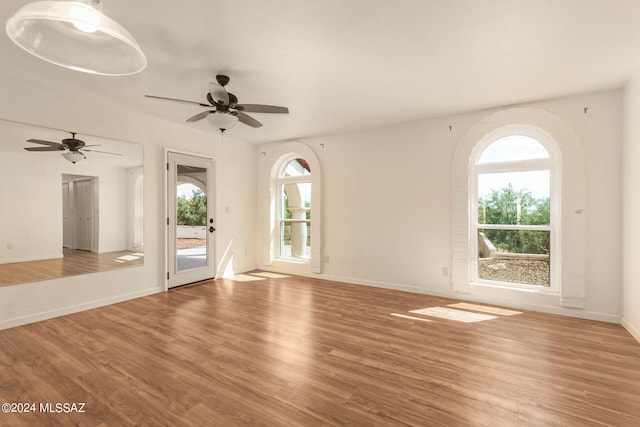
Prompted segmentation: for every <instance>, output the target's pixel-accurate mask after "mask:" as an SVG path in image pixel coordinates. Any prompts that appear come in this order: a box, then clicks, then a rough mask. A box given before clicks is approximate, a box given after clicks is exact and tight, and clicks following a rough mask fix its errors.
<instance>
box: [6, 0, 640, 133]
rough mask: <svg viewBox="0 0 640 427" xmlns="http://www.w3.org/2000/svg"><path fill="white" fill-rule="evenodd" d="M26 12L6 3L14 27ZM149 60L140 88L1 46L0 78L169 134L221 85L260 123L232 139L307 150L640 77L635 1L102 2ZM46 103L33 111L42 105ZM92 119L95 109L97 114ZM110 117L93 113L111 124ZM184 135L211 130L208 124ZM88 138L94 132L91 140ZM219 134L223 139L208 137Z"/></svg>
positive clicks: (128, 80) (639, 10) (639, 8)
mask: <svg viewBox="0 0 640 427" xmlns="http://www.w3.org/2000/svg"><path fill="white" fill-rule="evenodd" d="M26 3H28V0H3V1H2V2H1V4H0V20H1V21H2V22H5V21H6V20H7V19H8V18H9V17H10V16H11V15H12V14H13V13H14V12H15V11H16V10H17V9H18V8H19V7H20V6H22V5H23V4H26ZM102 5H103V11H104V13H105V14H107V15H108V16H110V17H112V18H114V19H115V20H117V21H118V22H120V23H121V24H122V25H123V26H124V27H125V28H126V29H127V30H128V31H129V32H130V33H131V34H133V36H134V37H135V38H136V39H137V41H138V43H139V44H140V46H141V47H142V49H143V50H144V52H145V53H146V55H147V59H148V61H149V65H148V67H147V69H146V70H144V71H143V72H142V73H140V74H138V75H135V76H129V77H116V78H114V77H103V76H93V75H87V74H82V73H78V72H74V71H69V70H65V69H62V68H60V67H56V66H54V65H51V64H48V63H46V62H44V61H40V60H38V59H37V58H33V57H31V56H30V55H28V54H26V53H24V52H23V51H21V50H20V49H19V48H17V47H16V46H14V45H13V44H12V43H11V42H10V41H9V40H8V39H7V37H6V36H2V37H0V39H1V40H0V52H1V54H2V66H1V67H0V78H5V79H9V80H18V81H20V82H22V83H25V82H26V83H28V84H30V85H34V86H38V87H40V88H42V90H46V91H53V92H58V91H60V92H62V93H73V94H74V99H75V100H76V102H83V101H82V95H83V94H87V95H91V96H87V99H93V98H94V97H99V98H100V99H102V100H103V101H104V103H105V105H110V106H111V108H123V107H122V106H125V107H124V108H129V109H132V110H136V111H139V112H142V113H144V114H148V115H152V116H156V117H159V118H162V119H164V120H168V121H172V122H176V123H179V122H182V121H183V120H185V119H186V118H187V117H190V116H192V115H193V114H195V113H197V112H200V111H202V108H201V107H198V106H195V105H189V104H181V103H174V102H169V101H159V100H153V99H149V98H145V97H144V95H145V94H153V95H160V96H167V97H175V98H182V99H190V100H194V101H204V95H205V93H206V91H207V90H208V82H209V81H211V80H212V79H213V76H214V75H215V74H217V73H225V74H228V75H229V76H230V77H231V83H230V84H229V86H228V87H227V88H228V90H229V91H231V92H233V93H234V94H235V95H237V97H238V98H239V100H240V102H241V103H243V102H244V103H257V104H273V105H283V106H287V107H289V109H290V111H291V113H290V114H289V115H267V114H252V116H253V117H255V118H256V119H258V120H260V121H261V122H263V124H264V126H263V127H261V128H258V129H252V128H249V127H247V126H244V125H241V124H238V126H236V127H235V128H233V129H232V130H230V131H229V132H230V133H232V135H231V136H232V137H233V138H234V139H238V140H244V141H248V142H253V143H260V142H267V141H277V140H289V139H298V138H304V137H309V136H314V135H324V134H331V133H338V132H345V131H351V130H358V129H364V128H373V127H378V126H383V125H388V124H394V123H401V122H406V121H413V120H418V119H423V118H429V117H434V116H443V115H449V114H454V113H458V112H462V111H469V110H477V109H483V108H489V107H495V106H502V105H510V104H516V103H522V102H527V101H534V100H540V99H547V98H553V97H557V96H563V95H570V94H575V93H581V92H588V91H593V90H600V89H609V88H614V87H621V86H622V85H623V84H624V83H625V81H626V80H627V79H628V78H629V76H630V75H631V74H632V73H633V72H634V71H635V70H637V69H638V68H639V66H640V1H638V0H393V1H391V0H224V1H221V0H183V1H180V2H178V1H168V0H164V1H162V0H135V1H130V0H102ZM36 101H37V100H34V102H36ZM87 107H88V108H89V107H91V105H87ZM108 110H109V108H103V109H102V110H98V109H96V111H95V114H96V115H99V116H100V117H102V118H103V119H104V120H108V119H109V114H110V112H109V111H108ZM204 122H205V121H203V123H197V124H185V125H186V126H196V127H201V128H203V129H206V128H207V124H206V123H204ZM87 131H90V130H87ZM211 132H214V131H213V130H211Z"/></svg>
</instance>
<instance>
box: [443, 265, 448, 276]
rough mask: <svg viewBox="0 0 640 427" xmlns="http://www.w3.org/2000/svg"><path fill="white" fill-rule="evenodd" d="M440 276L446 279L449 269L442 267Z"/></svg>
mask: <svg viewBox="0 0 640 427" xmlns="http://www.w3.org/2000/svg"><path fill="white" fill-rule="evenodd" d="M442 275H443V276H444V277H447V276H448V275H449V267H442Z"/></svg>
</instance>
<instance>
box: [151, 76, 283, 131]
mask: <svg viewBox="0 0 640 427" xmlns="http://www.w3.org/2000/svg"><path fill="white" fill-rule="evenodd" d="M216 81H217V82H218V83H213V82H211V83H209V91H208V92H207V94H206V98H207V102H208V104H205V103H204V102H197V101H187V100H184V99H176V98H167V97H164V96H155V95H145V96H146V97H148V98H156V99H165V100H169V101H179V102H188V103H190V104H196V105H200V106H201V107H207V108H209V109H208V110H207V111H203V112H201V113H198V114H196V115H195V116H192V117H189V118H188V119H187V121H188V122H197V121H198V120H202V119H204V118H205V117H207V116H210V115H211V116H210V119H211V121H212V122H213V123H214V124H215V125H216V126H217V127H218V128H219V129H220V130H221V131H222V132H224V131H225V130H226V129H229V128H230V127H232V126H233V125H235V123H236V122H237V121H239V122H240V123H244V124H245V125H248V126H251V127H254V128H258V127H260V126H262V123H260V122H259V121H258V120H256V119H254V118H253V117H251V116H250V115H248V114H246V113H280V114H287V113H289V109H288V108H287V107H277V106H275V105H263V104H239V103H238V98H237V97H236V96H235V95H234V94H232V93H231V92H227V89H226V88H225V86H226V85H227V84H228V83H229V77H228V76H225V75H222V74H218V75H217V76H216Z"/></svg>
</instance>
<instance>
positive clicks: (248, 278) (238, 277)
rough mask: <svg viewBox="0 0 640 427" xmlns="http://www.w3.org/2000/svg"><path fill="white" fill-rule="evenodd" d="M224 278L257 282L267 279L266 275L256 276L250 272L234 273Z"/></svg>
mask: <svg viewBox="0 0 640 427" xmlns="http://www.w3.org/2000/svg"><path fill="white" fill-rule="evenodd" d="M224 278H225V279H230V280H235V281H237V282H256V281H258V280H266V279H265V278H264V277H255V276H253V275H250V274H234V275H233V276H224Z"/></svg>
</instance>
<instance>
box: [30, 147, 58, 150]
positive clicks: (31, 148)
mask: <svg viewBox="0 0 640 427" xmlns="http://www.w3.org/2000/svg"><path fill="white" fill-rule="evenodd" d="M25 150H27V151H63V150H64V148H57V147H25Z"/></svg>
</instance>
